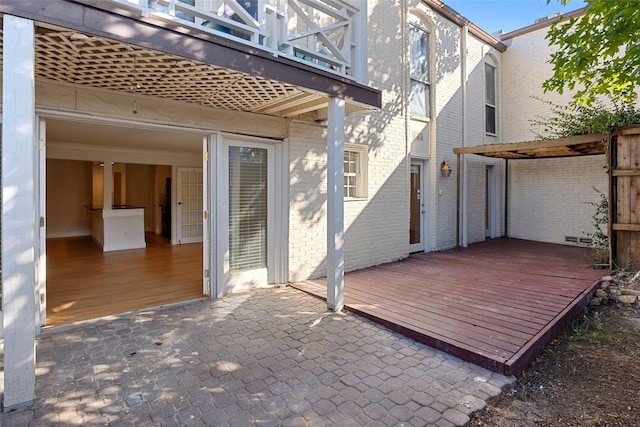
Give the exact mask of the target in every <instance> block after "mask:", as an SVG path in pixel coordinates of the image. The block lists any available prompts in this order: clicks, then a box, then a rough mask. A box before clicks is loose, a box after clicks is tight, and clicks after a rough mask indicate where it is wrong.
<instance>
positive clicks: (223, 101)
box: [35, 27, 326, 116]
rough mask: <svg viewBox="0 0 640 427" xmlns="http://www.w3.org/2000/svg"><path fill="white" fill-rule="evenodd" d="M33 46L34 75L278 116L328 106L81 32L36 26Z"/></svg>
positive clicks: (270, 84) (274, 85) (261, 81)
mask: <svg viewBox="0 0 640 427" xmlns="http://www.w3.org/2000/svg"><path fill="white" fill-rule="evenodd" d="M35 45H36V46H35V50H36V69H35V73H36V78H42V79H47V80H52V81H56V82H64V83H72V84H79V85H87V86H91V87H96V88H103V89H109V90H115V91H125V92H129V93H137V94H142V95H148V96H157V97H161V98H168V99H173V100H177V101H185V102H191V103H197V104H200V105H203V106H209V107H214V108H220V109H225V110H233V111H245V112H257V113H264V114H272V115H282V116H292V115H296V114H300V113H302V112H307V111H313V109H314V108H315V109H320V108H323V107H324V106H325V105H326V101H325V100H324V99H323V98H322V97H321V96H320V95H317V94H312V93H306V92H303V91H301V90H300V89H298V88H296V87H294V86H291V85H288V84H284V83H281V82H278V81H273V80H268V79H265V78H261V77H257V76H252V75H248V74H245V73H240V72H237V71H234V70H229V69H226V68H222V67H217V66H214V65H210V64H205V63H201V62H197V61H192V60H186V59H184V58H181V57H178V56H173V55H168V54H165V53H162V52H158V51H153V50H149V49H144V48H141V47H137V46H133V45H130V44H125V43H121V42H117V41H113V40H110V39H106V38H102V37H94V36H90V35H87V34H83V33H77V32H73V31H66V30H60V31H57V30H52V29H49V28H43V27H38V29H37V32H36V42H35ZM295 105H304V106H305V107H304V108H305V109H304V110H300V109H296V108H292V106H295Z"/></svg>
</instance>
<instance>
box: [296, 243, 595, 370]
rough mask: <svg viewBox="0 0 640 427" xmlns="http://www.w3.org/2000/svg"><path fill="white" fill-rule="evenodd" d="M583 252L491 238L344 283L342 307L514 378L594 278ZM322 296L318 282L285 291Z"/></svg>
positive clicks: (354, 275) (361, 273)
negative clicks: (295, 290) (298, 291)
mask: <svg viewBox="0 0 640 427" xmlns="http://www.w3.org/2000/svg"><path fill="white" fill-rule="evenodd" d="M591 264H592V263H591V260H590V257H589V253H588V249H586V248H580V247H571V246H564V245H554V244H548V243H540V242H529V241H524V240H517V239H494V240H489V241H486V242H484V243H479V244H475V245H471V246H470V247H468V248H462V249H461V250H459V251H457V250H450V251H445V252H439V253H426V254H418V255H413V256H411V257H409V258H407V259H405V260H402V261H397V262H393V263H389V264H382V265H378V266H375V267H371V268H367V269H363V270H358V271H353V272H350V273H347V274H346V275H345V309H346V310H348V311H351V312H353V313H356V314H359V315H361V316H364V317H366V318H368V319H371V320H372V321H375V322H377V323H380V324H383V325H384V326H386V327H388V328H389V329H392V330H394V331H397V332H400V333H402V334H404V335H406V336H408V337H410V338H413V339H415V340H416V341H420V342H422V343H425V344H427V345H429V346H431V347H434V348H437V349H439V350H443V351H446V352H447V353H450V354H453V355H455V356H458V357H460V358H462V359H464V360H466V361H469V362H472V363H475V364H477V365H480V366H483V367H486V368H487V369H490V370H493V371H495V372H500V373H502V374H505V375H517V374H519V373H520V372H522V371H523V370H524V369H525V368H526V367H527V366H528V365H529V364H530V363H531V362H532V361H533V360H534V359H535V358H536V357H537V356H538V355H539V354H540V353H542V351H543V350H544V348H545V347H546V346H547V345H548V344H549V343H550V342H551V341H552V340H553V339H554V338H555V337H557V336H558V335H559V334H560V332H562V330H563V329H564V328H565V327H566V326H567V324H568V323H569V322H570V320H571V319H572V318H573V317H574V316H575V315H576V314H577V313H578V312H579V311H580V310H582V309H583V308H584V307H585V306H586V305H587V303H588V302H589V299H590V297H591V295H592V294H593V292H594V290H595V287H596V286H597V284H598V282H599V280H600V278H601V277H602V276H603V275H605V274H607V272H603V271H602V270H594V269H592V268H591ZM293 286H294V287H295V288H297V289H300V290H303V291H305V292H308V293H310V294H312V295H315V296H318V297H320V298H326V280H324V279H320V280H308V281H305V282H302V283H295V284H294V285H293Z"/></svg>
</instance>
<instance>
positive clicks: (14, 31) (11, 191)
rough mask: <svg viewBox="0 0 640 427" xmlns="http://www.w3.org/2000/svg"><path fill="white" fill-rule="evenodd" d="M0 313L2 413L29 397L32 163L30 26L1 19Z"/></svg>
mask: <svg viewBox="0 0 640 427" xmlns="http://www.w3.org/2000/svg"><path fill="white" fill-rule="evenodd" d="M3 25H4V27H3V30H4V33H3V46H2V47H3V49H2V62H3V63H2V88H3V90H2V313H3V317H4V401H3V410H4V411H5V412H7V411H9V410H11V409H14V408H19V407H22V406H27V405H30V404H32V403H33V400H34V398H35V363H36V348H35V343H36V338H35V336H36V316H37V311H36V301H35V247H36V241H35V239H36V235H35V231H34V229H35V227H34V221H36V206H35V203H36V192H35V182H34V181H35V178H34V177H35V174H34V165H35V164H37V162H36V157H35V153H37V151H38V150H37V147H35V144H36V129H35V78H34V25H33V21H31V20H28V19H22V18H17V17H15V16H11V15H4V17H3Z"/></svg>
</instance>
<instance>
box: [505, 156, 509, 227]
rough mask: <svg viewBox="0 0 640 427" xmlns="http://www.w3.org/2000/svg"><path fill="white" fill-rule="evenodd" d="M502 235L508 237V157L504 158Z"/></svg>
mask: <svg viewBox="0 0 640 427" xmlns="http://www.w3.org/2000/svg"><path fill="white" fill-rule="evenodd" d="M504 237H505V239H507V238H509V159H504Z"/></svg>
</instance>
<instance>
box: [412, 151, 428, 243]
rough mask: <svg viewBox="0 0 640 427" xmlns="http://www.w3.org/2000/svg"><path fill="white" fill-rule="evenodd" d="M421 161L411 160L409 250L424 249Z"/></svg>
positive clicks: (423, 199) (423, 201)
mask: <svg viewBox="0 0 640 427" xmlns="http://www.w3.org/2000/svg"><path fill="white" fill-rule="evenodd" d="M423 169H424V163H423V162H416V161H413V162H411V173H410V175H409V176H410V178H409V179H410V197H411V201H410V203H409V209H410V214H409V252H423V251H424V248H425V246H424V235H425V233H424V222H425V218H424V214H425V212H426V209H425V202H426V199H427V198H426V197H425V194H424V185H423V180H424V178H423V175H424V171H423Z"/></svg>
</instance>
